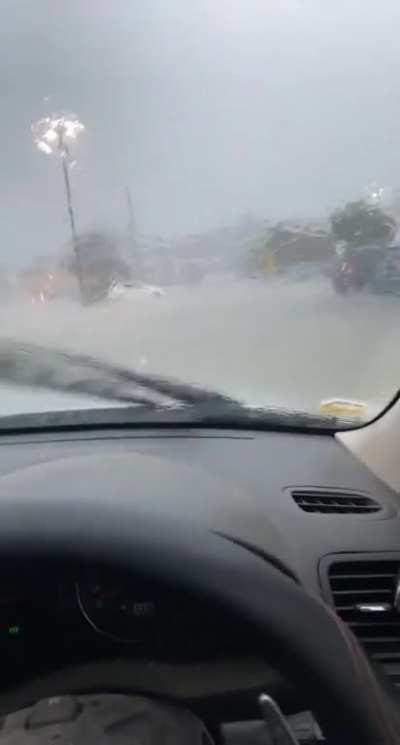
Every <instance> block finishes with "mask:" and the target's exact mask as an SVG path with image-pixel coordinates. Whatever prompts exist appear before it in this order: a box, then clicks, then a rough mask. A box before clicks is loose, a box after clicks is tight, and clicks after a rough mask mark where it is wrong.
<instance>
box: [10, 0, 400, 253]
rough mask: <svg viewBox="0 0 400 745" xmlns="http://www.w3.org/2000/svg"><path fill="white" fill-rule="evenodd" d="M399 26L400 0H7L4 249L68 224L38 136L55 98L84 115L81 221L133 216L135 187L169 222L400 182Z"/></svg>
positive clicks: (155, 228)
mask: <svg viewBox="0 0 400 745" xmlns="http://www.w3.org/2000/svg"><path fill="white" fill-rule="evenodd" d="M399 22H400V4H399V2H398V0H381V1H380V2H379V3H377V2H376V0H362V1H361V0H358V1H356V0H146V1H145V2H143V0H112V2H110V0H68V1H67V2H64V3H60V2H54V0H34V2H32V0H1V5H0V59H1V64H0V91H1V99H2V107H1V113H2V116H1V119H0V142H1V146H2V152H1V171H0V194H1V199H0V218H1V229H2V256H3V257H4V259H6V260H8V261H12V262H14V263H15V262H17V263H22V262H23V261H25V260H27V259H28V258H29V257H30V256H32V255H35V254H40V253H45V252H47V251H53V250H54V251H56V250H57V249H58V247H59V246H60V245H61V244H62V243H63V242H64V241H65V239H66V238H68V223H67V217H66V213H65V203H64V195H63V190H62V189H63V185H62V180H61V173H60V164H59V163H58V162H57V160H56V159H55V158H54V159H51V158H48V157H46V156H45V155H43V154H41V153H39V152H38V151H36V150H35V149H34V147H33V144H32V140H31V135H30V124H31V122H32V121H34V120H35V119H37V118H39V117H41V116H43V115H45V114H47V113H51V112H52V111H55V112H57V111H59V110H61V109H63V110H67V111H68V110H70V111H73V112H75V113H76V114H77V115H78V116H79V117H80V118H81V119H82V120H83V121H84V123H85V124H86V127H87V132H86V134H85V136H84V137H83V138H82V142H81V144H80V147H79V153H78V160H79V165H78V168H77V169H76V170H75V171H73V172H72V180H73V188H74V195H75V201H76V204H77V208H78V224H79V228H80V229H85V228H90V227H95V226H101V225H105V226H115V227H116V228H121V227H123V226H124V223H125V222H126V210H125V204H124V196H123V187H124V185H125V184H129V185H130V186H131V188H132V191H133V194H134V199H135V208H136V213H137V220H138V224H139V227H140V229H141V230H142V231H144V232H154V233H160V234H163V235H172V234H177V233H183V232H186V231H201V230H205V229H208V228H210V227H213V226H216V225H219V224H222V223H226V222H230V221H232V220H235V219H237V218H238V217H240V216H241V215H242V214H244V213H247V212H251V213H255V214H256V215H260V216H263V217H270V218H272V219H274V218H277V217H291V216H295V217H301V216H310V215H312V216H317V215H319V214H321V213H324V214H326V213H327V211H328V210H329V209H331V208H332V207H334V206H335V205H336V204H337V203H340V202H342V201H344V200H347V199H349V198H354V197H356V198H357V197H358V196H360V195H361V194H362V191H363V189H364V188H365V187H366V186H367V185H368V183H370V182H372V181H376V182H378V183H379V184H382V185H389V186H400V175H399V173H398V172H399V169H400V94H399V90H398V87H399V84H398V78H399V70H400V41H399V38H400V35H399V29H400V25H399ZM48 97H49V98H48ZM47 99H48V100H47Z"/></svg>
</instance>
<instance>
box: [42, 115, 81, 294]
mask: <svg viewBox="0 0 400 745" xmlns="http://www.w3.org/2000/svg"><path fill="white" fill-rule="evenodd" d="M84 129H85V127H84V125H83V124H82V122H80V121H79V120H78V119H77V118H76V117H73V118H67V117H65V116H61V117H58V118H53V119H51V118H50V117H45V118H44V119H40V120H39V121H38V122H35V123H34V124H32V126H31V131H32V134H33V138H34V142H35V145H36V146H37V148H38V149H39V150H41V152H43V153H45V154H46V155H51V154H52V153H58V155H59V157H60V159H61V168H62V172H63V177H64V186H65V196H66V200H67V211H68V217H69V222H70V227H71V237H72V246H73V250H74V254H75V265H76V274H77V279H78V285H79V291H80V296H81V302H82V304H84V300H85V298H84V290H83V276H82V264H81V257H80V251H79V239H78V233H77V230H76V221H75V212H74V207H73V203H72V193H71V184H70V180H69V169H68V164H69V148H68V144H67V140H76V138H77V136H78V135H79V133H80V132H82V131H83V130H84Z"/></svg>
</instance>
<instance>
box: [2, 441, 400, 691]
mask: <svg viewBox="0 0 400 745" xmlns="http://www.w3.org/2000/svg"><path fill="white" fill-rule="evenodd" d="M21 492H22V493H26V494H27V495H28V494H32V493H33V494H35V493H40V494H42V495H44V498H45V499H48V500H55V501H56V500H57V499H58V498H59V497H60V496H62V497H63V498H66V497H67V496H68V494H71V493H73V494H74V495H75V497H76V496H77V495H79V497H80V498H81V499H82V500H86V499H89V498H90V499H93V500H94V501H95V499H96V495H98V494H101V495H102V496H103V497H104V496H107V498H108V499H109V500H110V503H111V504H112V502H113V500H114V499H118V505H119V508H121V509H122V513H123V504H124V501H125V500H128V501H129V503H130V504H131V503H132V502H133V503H134V504H135V506H136V505H137V509H138V510H140V511H141V512H148V513H150V514H152V515H153V514H154V519H157V515H160V514H161V515H162V514H167V515H169V516H173V517H176V519H177V520H179V521H181V522H182V521H183V522H184V523H185V525H186V526H187V530H188V531H190V529H191V526H192V525H193V524H196V525H198V524H201V525H203V526H204V527H205V528H207V529H209V530H213V531H217V532H219V533H221V534H224V535H226V536H229V537H230V538H231V539H233V540H235V541H238V542H240V543H242V544H243V545H245V546H248V547H250V548H251V550H255V551H257V552H259V553H265V554H266V555H272V556H274V557H275V558H276V559H277V560H278V561H279V562H280V563H281V564H282V566H284V567H286V568H288V570H289V571H291V572H293V574H294V575H295V576H296V578H297V579H298V581H299V582H300V583H301V584H302V585H303V586H304V587H305V588H306V589H307V590H308V591H310V592H312V593H318V594H322V595H323V596H324V598H325V599H326V600H327V601H328V602H332V603H334V602H335V599H336V600H337V598H338V597H339V599H340V597H341V595H343V596H344V595H345V594H346V592H347V596H346V597H347V598H348V597H349V593H350V592H352V587H351V586H350V589H347V588H348V582H349V581H350V580H348V578H347V577H348V576H350V577H354V576H356V575H357V576H358V575H359V570H358V569H357V567H356V568H354V562H355V561H357V560H358V559H359V560H360V561H361V560H363V561H364V560H365V559H367V558H368V557H369V559H371V556H372V557H373V558H374V559H376V560H378V559H379V558H382V556H384V555H386V556H387V557H388V558H390V560H391V562H392V565H393V566H391V576H392V577H396V576H397V571H398V570H397V563H396V562H397V561H398V567H399V568H400V552H399V553H396V552H398V549H399V534H400V522H399V515H398V510H399V502H398V497H397V495H396V494H395V493H393V492H392V491H391V490H390V489H388V488H387V487H386V486H384V485H383V484H382V483H381V482H379V481H378V480H377V479H376V478H375V477H374V476H373V475H372V474H371V473H370V472H369V471H368V470H367V469H366V468H365V467H364V466H363V465H362V464H361V463H359V462H357V461H356V460H355V459H354V458H353V456H352V455H351V454H349V453H348V452H347V451H346V450H345V449H344V447H343V446H342V445H341V444H340V443H338V442H337V441H336V440H335V438H334V437H332V436H331V435H330V434H325V435H307V434H295V433H284V432H280V433H277V432H247V431H246V432H244V431H243V432H242V431H222V430H221V431H217V430H208V431H207V430H200V429H199V430H197V429H192V430H183V429H179V428H176V429H164V430H156V429H154V430H146V429H144V430H134V429H132V430H131V431H129V432H128V431H124V432H121V431H118V430H115V432H113V431H110V432H107V433H105V432H101V431H98V432H96V431H92V432H87V433H82V432H81V433H76V432H69V433H68V432H64V433H61V432H59V433H51V434H50V433H47V434H46V433H39V434H31V435H28V434H25V435H15V436H14V435H7V436H3V438H2V439H1V440H0V499H1V496H2V495H3V494H4V495H5V494H7V496H8V498H9V497H10V496H11V497H12V495H13V494H15V495H17V494H21ZM299 495H300V497H299ZM343 499H344V500H345V501H344V502H342V501H341V500H343ZM343 505H344V506H343ZM121 519H123V515H122V517H121ZM43 538H44V541H45V540H46V525H45V523H44V524H43ZM390 552H391V554H390V557H389V553H390ZM344 558H347V559H349V558H350V559H351V558H353V568H352V574H351V573H350V574H349V573H347V574H346V570H345V569H343V567H342V568H341V569H340V570H337V569H336V570H335V571H336V575H335V582H336V586H334V587H333V590H334V591H335V593H336V596H335V594H334V593H333V590H332V587H330V585H329V571H330V567H331V566H332V565H334V566H335V567H336V566H337V565H338V564H340V562H341V561H343V559H344ZM357 566H358V565H357ZM365 568H368V567H367V564H363V571H364V569H365ZM338 573H339V579H337V575H338ZM361 574H362V572H361ZM364 574H365V577H366V576H367V572H366V571H365V572H364ZM376 574H379V571H378V572H377V571H375V574H374V577H375V575H376ZM386 576H388V575H387V574H386ZM365 577H364V576H363V578H362V579H363V582H364V580H365ZM368 581H369V580H368ZM374 581H375V580H374ZM385 581H386V580H385ZM387 581H389V580H387ZM390 581H391V580H390ZM337 583H339V584H337ZM340 583H342V584H340ZM346 583H347V584H346ZM364 584H365V582H364ZM361 587H362V589H363V588H364V589H365V587H364V585H362V586H361ZM338 588H339V589H338ZM374 589H375V592H382V591H383V590H382V589H381V588H380V586H379V587H378V589H376V588H375V586H373V587H372V589H371V587H370V585H368V587H367V590H368V593H369V595H368V599H369V600H371V597H372V598H373V599H374V597H376V596H374V595H373V593H374ZM385 591H386V592H387V593H389V592H391V585H387V588H386V590H385ZM354 592H360V590H355V591H354ZM371 592H372V596H371V597H370V594H371ZM343 607H345V606H343ZM349 607H350V606H349ZM352 612H353V610H351V613H352ZM349 618H350V616H349ZM351 618H352V616H351ZM398 645H399V649H398V651H399V653H400V627H399V638H398ZM396 649H397V648H396ZM0 652H1V654H2V660H3V663H4V664H3V665H2V673H1V674H0V680H2V683H3V685H4V686H5V685H6V682H7V686H9V685H10V679H11V680H12V681H13V682H14V683H15V685H22V684H26V682H27V681H29V680H30V679H31V677H32V676H33V675H34V674H35V675H36V676H37V675H40V674H41V673H44V672H46V673H47V674H48V673H51V672H52V671H54V673H55V674H56V671H57V670H59V669H61V668H63V667H65V666H66V665H69V666H71V665H74V664H80V665H82V664H84V665H89V666H90V665H91V664H93V663H95V662H97V663H98V662H99V661H101V662H103V661H107V660H109V661H110V660H114V661H115V660H124V661H125V663H126V662H127V661H128V663H129V662H131V663H132V664H135V665H136V667H135V670H136V674H138V675H139V678H140V674H139V672H138V671H140V670H142V673H143V675H144V677H145V679H146V688H151V687H152V685H151V676H150V677H149V665H153V667H152V668H151V669H152V670H153V672H154V681H153V688H154V690H156V689H157V690H158V688H159V687H160V685H161V683H160V681H161V678H162V675H163V671H164V672H165V670H166V669H168V670H170V671H172V672H171V676H170V679H169V684H170V687H172V688H173V687H174V686H175V688H178V689H179V687H180V686H181V688H180V691H181V693H184V694H187V695H193V696H196V695H200V694H201V695H202V696H203V695H206V694H207V692H210V693H213V692H214V693H215V692H218V693H223V692H224V691H225V690H228V689H229V688H234V689H235V690H238V689H239V688H240V686H241V684H243V687H244V688H247V689H249V690H251V689H254V688H257V687H262V686H264V687H265V686H272V685H278V683H279V684H280V683H281V681H278V680H277V679H276V677H275V678H274V673H273V670H272V668H273V659H274V655H275V654H276V653H277V650H276V649H271V658H270V660H268V663H264V662H263V663H262V664H261V663H260V661H259V660H258V644H257V639H256V638H255V637H254V634H252V633H248V628H246V626H245V625H241V626H240V627H237V626H233V625H232V624H230V623H228V622H227V620H226V618H225V617H224V613H223V611H219V610H216V609H215V608H210V607H209V606H208V605H207V604H206V603H204V602H202V601H201V600H199V599H198V598H192V597H190V596H188V595H183V594H182V592H181V591H178V590H177V589H175V588H171V587H168V588H166V587H161V586H159V585H155V584H154V583H152V581H151V578H149V577H143V576H137V577H136V578H132V577H129V578H128V577H125V576H123V575H121V574H118V573H115V570H114V571H111V570H110V568H108V567H106V566H101V567H100V566H97V565H93V566H76V565H75V566H71V565H57V564H55V565H53V566H51V567H49V566H48V565H42V566H41V565H40V563H39V564H37V565H35V566H25V565H24V564H23V563H22V564H21V565H18V563H17V564H16V565H15V566H13V567H1V568H0ZM396 653H397V652H396ZM138 665H139V667H138ZM140 665H142V667H140ZM143 671H145V674H144V672H143ZM180 675H181V676H183V677H182V678H180V677H179V676H180ZM180 681H181V682H180ZM162 685H163V686H164V685H166V684H165V680H164V679H163V683H162ZM157 686H158V688H157ZM183 689H184V690H183ZM0 703H1V696H0Z"/></svg>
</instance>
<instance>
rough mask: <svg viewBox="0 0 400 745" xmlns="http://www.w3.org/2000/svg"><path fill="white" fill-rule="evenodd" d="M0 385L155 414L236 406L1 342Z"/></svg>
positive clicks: (85, 358)
mask: <svg viewBox="0 0 400 745" xmlns="http://www.w3.org/2000/svg"><path fill="white" fill-rule="evenodd" d="M1 382H3V383H8V384H12V385H20V386H29V387H32V388H42V389H45V390H54V391H61V392H63V393H75V394H77V393H78V394H83V395H87V396H94V397H97V398H101V399H103V400H110V401H118V402H120V403H125V404H137V405H146V406H149V407H155V408H158V407H179V406H185V405H186V406H188V405H190V406H192V405H196V404H200V403H201V404H203V403H207V402H214V403H217V402H220V403H228V402H230V401H232V400H233V399H230V398H229V397H228V396H224V395H223V394H220V393H216V392H214V391H209V390H206V389H203V388H199V387H197V386H194V385H189V384H187V383H180V382H177V381H174V380H171V379H169V378H164V377H160V376H155V375H146V374H144V373H142V372H139V371H137V370H134V369H132V370H131V369H128V368H124V367H120V366H117V365H113V364H111V363H107V362H103V361H100V360H98V359H96V358H93V357H91V356H89V355H82V354H75V353H69V352H63V351H60V350H56V349H52V348H47V347H42V346H40V345H35V344H26V343H20V342H16V341H13V340H0V383H1Z"/></svg>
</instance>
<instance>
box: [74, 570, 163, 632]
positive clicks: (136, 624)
mask: <svg viewBox="0 0 400 745" xmlns="http://www.w3.org/2000/svg"><path fill="white" fill-rule="evenodd" d="M76 592H77V598H78V603H79V606H80V608H81V611H82V613H83V615H84V617H85V618H86V620H87V621H88V622H89V623H90V625H91V626H92V627H93V628H94V629H95V630H96V631H98V632H99V633H101V634H104V635H106V636H108V637H109V638H111V639H114V640H115V641H120V642H131V643H135V642H136V643H138V642H143V641H146V640H148V639H149V637H150V636H151V635H152V633H153V630H154V621H155V615H156V602H155V599H154V598H153V597H151V596H150V595H149V585H148V583H147V582H144V581H143V580H141V581H140V580H138V581H135V580H132V578H131V577H125V576H124V575H123V574H120V573H116V572H112V571H111V570H108V569H100V568H93V569H87V570H85V571H84V572H83V573H82V575H81V576H80V578H79V581H78V582H77V583H76Z"/></svg>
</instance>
